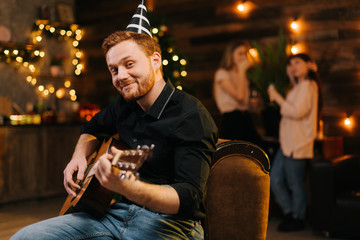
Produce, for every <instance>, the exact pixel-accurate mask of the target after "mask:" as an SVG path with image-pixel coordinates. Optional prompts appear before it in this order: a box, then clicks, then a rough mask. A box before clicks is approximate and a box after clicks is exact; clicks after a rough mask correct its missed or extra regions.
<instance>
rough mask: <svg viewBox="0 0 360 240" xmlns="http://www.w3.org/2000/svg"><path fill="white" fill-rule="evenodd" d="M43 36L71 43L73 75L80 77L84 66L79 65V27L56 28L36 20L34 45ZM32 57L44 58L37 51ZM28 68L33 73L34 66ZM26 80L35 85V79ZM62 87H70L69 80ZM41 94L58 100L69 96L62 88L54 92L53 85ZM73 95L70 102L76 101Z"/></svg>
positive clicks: (80, 56) (73, 25) (43, 53)
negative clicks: (54, 96)
mask: <svg viewBox="0 0 360 240" xmlns="http://www.w3.org/2000/svg"><path fill="white" fill-rule="evenodd" d="M44 34H46V36H48V37H55V38H56V39H58V40H65V41H68V40H70V41H71V44H72V46H73V47H74V51H73V54H74V55H73V59H72V61H71V63H72V65H73V66H74V75H76V76H79V75H81V73H82V71H83V70H84V64H82V63H81V58H82V57H83V54H82V52H81V51H80V50H79V49H78V47H79V41H80V40H81V39H82V35H83V31H82V30H81V29H80V28H79V26H78V25H76V24H72V25H70V26H68V27H64V26H57V25H54V26H53V25H51V24H49V23H48V21H46V20H37V21H36V22H35V24H34V30H33V39H34V40H33V42H34V44H37V43H39V42H41V41H42V39H43V35H44ZM34 56H38V57H44V56H45V52H44V51H41V50H38V51H37V52H36V53H35V54H34ZM24 66H25V64H24ZM28 68H29V70H30V71H31V72H32V73H35V71H36V68H35V66H34V65H31V64H29V65H28ZM34 79H35V80H34ZM26 80H27V82H30V83H31V84H32V85H34V86H35V85H36V84H37V81H36V78H32V77H31V76H29V77H28V78H27V79H26ZM64 86H65V87H66V88H69V87H70V86H71V82H70V81H69V80H66V81H65V82H64ZM74 91H75V90H74ZM42 93H43V95H45V96H46V95H49V94H52V93H55V95H56V97H57V98H59V99H61V98H63V97H65V96H70V95H66V94H65V90H64V89H63V88H60V89H58V90H56V89H55V87H54V86H53V85H51V86H49V87H47V88H44V90H43V91H42ZM73 93H74V95H72V96H70V98H71V100H73V101H75V100H76V99H77V96H76V92H73Z"/></svg>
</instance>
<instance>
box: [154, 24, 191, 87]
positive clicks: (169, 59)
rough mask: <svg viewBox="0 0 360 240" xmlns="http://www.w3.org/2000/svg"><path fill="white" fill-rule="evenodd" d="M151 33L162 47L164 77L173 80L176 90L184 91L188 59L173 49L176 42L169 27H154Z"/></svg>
mask: <svg viewBox="0 0 360 240" xmlns="http://www.w3.org/2000/svg"><path fill="white" fill-rule="evenodd" d="M151 32H152V34H153V38H154V39H155V40H157V41H158V42H159V44H160V47H161V52H162V63H163V72H164V75H165V76H166V77H168V78H169V79H170V80H171V82H172V83H173V84H174V86H175V87H176V88H178V89H181V90H182V89H183V87H182V80H184V78H185V77H186V76H187V71H186V65H187V60H186V58H185V57H184V56H183V55H182V54H181V53H180V52H178V51H177V50H176V49H175V48H174V47H173V45H174V42H173V41H172V40H171V39H170V34H169V29H168V27H167V26H165V25H160V26H158V27H153V28H152V29H151Z"/></svg>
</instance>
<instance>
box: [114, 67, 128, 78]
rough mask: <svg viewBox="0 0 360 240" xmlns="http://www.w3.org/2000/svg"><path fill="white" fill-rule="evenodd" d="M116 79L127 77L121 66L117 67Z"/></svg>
mask: <svg viewBox="0 0 360 240" xmlns="http://www.w3.org/2000/svg"><path fill="white" fill-rule="evenodd" d="M117 75H118V80H126V79H127V78H128V77H129V74H128V73H127V71H126V70H125V69H123V68H118V74H117Z"/></svg>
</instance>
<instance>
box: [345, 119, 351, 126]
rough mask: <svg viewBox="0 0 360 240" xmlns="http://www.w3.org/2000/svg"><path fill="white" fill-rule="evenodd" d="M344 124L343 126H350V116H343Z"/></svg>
mask: <svg viewBox="0 0 360 240" xmlns="http://www.w3.org/2000/svg"><path fill="white" fill-rule="evenodd" d="M344 124H345V126H347V127H350V126H351V119H350V118H348V117H347V118H345V120H344Z"/></svg>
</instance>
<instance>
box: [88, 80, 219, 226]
mask: <svg viewBox="0 0 360 240" xmlns="http://www.w3.org/2000/svg"><path fill="white" fill-rule="evenodd" d="M82 133H88V134H92V135H95V136H97V135H101V134H108V135H114V134H116V133H118V134H119V137H120V140H121V141H123V142H124V143H126V144H127V145H128V146H129V147H130V148H136V147H137V146H138V145H149V146H150V145H151V144H154V145H155V148H154V150H153V155H152V158H151V159H149V160H148V161H146V162H145V163H144V165H143V166H142V167H141V168H140V170H139V173H140V179H141V180H142V181H145V182H148V183H153V184H166V185H170V186H172V187H173V188H174V189H175V190H176V191H177V193H178V195H179V198H180V209H179V213H178V215H179V216H183V217H187V218H190V219H200V218H202V217H204V205H203V204H204V202H203V201H204V195H205V186H206V181H207V178H208V175H209V171H210V162H211V158H212V154H213V152H214V151H215V144H216V142H217V137H218V131H217V127H216V125H215V123H214V121H213V119H212V117H211V116H210V114H209V113H208V111H207V110H206V109H205V107H204V106H203V105H202V104H201V103H200V101H198V100H197V99H196V98H194V97H192V96H190V95H189V94H187V93H185V92H183V91H181V90H178V89H175V88H174V87H173V86H172V84H171V83H170V81H167V82H166V85H165V87H164V89H163V90H162V92H161V94H160V95H159V97H158V98H157V100H156V101H155V103H154V104H153V106H152V107H151V108H150V110H149V111H148V112H144V111H143V110H142V109H141V108H140V106H139V105H138V104H137V103H136V102H130V103H129V102H126V101H125V100H124V99H123V98H122V97H121V96H120V97H119V98H118V99H117V100H116V101H115V102H113V103H112V104H110V105H109V106H108V107H107V108H106V109H104V110H102V111H101V112H99V113H98V114H96V115H95V116H94V117H93V118H92V119H91V121H90V122H88V123H86V124H84V125H83V126H82Z"/></svg>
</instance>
